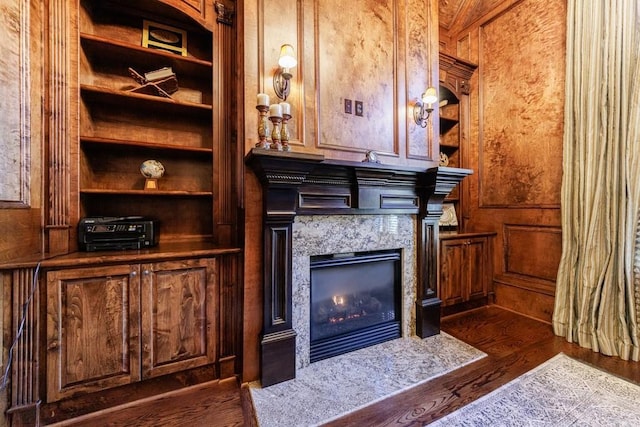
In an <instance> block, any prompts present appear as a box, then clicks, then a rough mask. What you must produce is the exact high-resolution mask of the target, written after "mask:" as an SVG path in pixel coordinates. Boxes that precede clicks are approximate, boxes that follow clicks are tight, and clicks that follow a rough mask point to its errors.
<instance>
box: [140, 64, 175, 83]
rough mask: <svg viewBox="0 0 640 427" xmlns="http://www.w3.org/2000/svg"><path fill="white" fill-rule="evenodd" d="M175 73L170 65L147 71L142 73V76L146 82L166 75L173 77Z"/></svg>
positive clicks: (164, 77) (160, 78) (163, 77)
mask: <svg viewBox="0 0 640 427" xmlns="http://www.w3.org/2000/svg"><path fill="white" fill-rule="evenodd" d="M173 76H175V73H174V72H173V69H172V68H171V67H162V68H159V69H157V70H153V71H149V72H148V73H144V78H145V79H146V80H147V81H148V82H155V81H157V80H162V79H166V78H167V77H173Z"/></svg>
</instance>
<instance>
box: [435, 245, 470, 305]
mask: <svg viewBox="0 0 640 427" xmlns="http://www.w3.org/2000/svg"><path fill="white" fill-rule="evenodd" d="M441 248H442V253H441V262H440V278H441V280H440V299H441V300H442V305H443V306H446V305H451V304H457V303H459V302H462V301H463V300H464V297H465V287H464V277H463V275H462V269H461V266H462V265H463V262H464V248H465V244H464V241H460V240H447V241H443V242H442V245H441Z"/></svg>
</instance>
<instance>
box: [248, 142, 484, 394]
mask: <svg viewBox="0 0 640 427" xmlns="http://www.w3.org/2000/svg"><path fill="white" fill-rule="evenodd" d="M246 161H247V164H248V165H250V166H251V168H252V169H253V170H254V172H255V173H256V176H257V178H258V179H259V180H260V183H261V184H262V197H263V209H264V212H263V218H262V229H263V257H264V265H263V294H262V295H263V302H262V306H263V307H262V333H261V337H260V381H261V382H262V386H263V387H268V386H270V385H272V384H276V383H279V382H282V381H286V380H288V379H292V378H295V375H296V365H297V364H299V365H300V366H305V364H307V363H308V362H309V358H308V357H309V356H308V355H309V351H306V352H305V349H304V346H305V345H306V346H307V349H308V345H309V340H308V338H309V335H308V332H307V331H308V330H309V320H308V319H309V317H307V316H305V315H304V313H301V312H303V311H306V312H307V314H308V313H309V307H310V305H309V304H299V302H300V300H302V299H304V298H305V295H306V292H305V289H307V288H306V286H307V285H309V282H305V281H304V280H297V281H296V280H295V278H296V277H297V275H298V274H300V271H301V266H302V265H303V264H304V262H305V260H304V257H303V258H300V257H298V256H297V253H299V252H298V251H301V250H302V251H307V252H308V251H310V250H311V249H308V248H311V247H315V248H320V247H324V246H325V240H326V237H327V236H337V233H335V230H338V229H337V228H332V229H331V230H329V233H328V234H327V233H322V234H318V232H317V231H318V230H317V229H312V230H310V232H309V235H308V238H307V239H298V240H296V239H293V238H292V236H293V234H294V223H295V222H296V221H297V218H300V216H305V215H307V216H310V217H313V218H319V217H321V216H324V215H329V216H336V217H345V216H349V217H353V218H358V219H357V220H356V221H361V220H362V222H369V220H368V219H367V218H368V217H369V216H372V215H373V216H380V217H382V218H389V217H393V216H394V215H400V217H405V216H411V217H412V218H413V219H414V221H413V223H414V224H416V227H415V229H414V230H415V231H414V232H413V233H412V234H411V238H412V240H414V241H415V242H416V245H415V251H413V252H412V253H411V254H409V253H408V252H409V251H407V247H406V246H404V245H401V244H393V246H386V244H385V242H386V234H385V233H384V232H377V233H376V232H375V231H374V230H375V228H371V227H358V228H357V229H358V230H361V232H362V239H361V240H360V242H359V243H358V245H359V246H369V244H370V243H371V244H375V245H376V246H377V247H378V248H381V249H386V248H389V247H391V248H402V258H403V260H404V258H405V257H406V258H407V260H410V262H411V263H413V265H415V269H414V270H413V271H412V272H411V273H409V274H411V275H412V276H413V278H414V280H415V281H416V286H415V288H411V289H412V292H404V295H403V296H402V298H403V303H404V304H403V306H402V310H403V314H404V313H406V312H407V311H410V315H408V316H406V317H403V318H402V323H403V325H402V328H403V330H406V324H407V323H409V324H410V325H411V329H412V330H415V334H416V335H418V336H419V337H422V338H425V337H427V336H430V335H434V334H437V333H439V331H440V299H439V298H438V295H437V271H438V266H437V261H438V222H439V220H440V216H441V215H442V202H443V201H444V199H445V197H446V196H447V195H448V194H449V193H450V192H451V190H452V189H453V188H454V187H455V186H456V185H457V184H458V183H459V182H460V181H461V180H462V179H463V178H464V177H465V176H467V175H469V174H471V173H472V171H471V170H469V169H458V168H447V167H431V168H428V169H425V168H424V167H420V166H416V167H410V166H399V165H385V164H381V163H367V162H350V161H342V160H331V159H325V158H324V156H323V155H321V154H312V153H303V152H299V153H297V152H277V151H276V150H265V149H259V148H254V149H252V150H251V152H250V153H249V154H248V155H247V158H246ZM428 165H429V162H427V163H425V166H428ZM339 230H341V236H338V237H340V241H341V242H344V243H349V244H351V245H353V243H354V241H352V240H350V239H349V237H348V236H347V235H345V234H351V232H352V231H353V230H354V229H352V228H349V227H340V228H339ZM372 234H373V236H371V235H372ZM400 235H402V234H398V235H395V237H396V238H397V237H399V236H400ZM370 237H373V239H370ZM310 240H312V241H315V240H317V241H319V242H318V244H316V245H310ZM334 243H336V242H334ZM340 244H341V243H340ZM359 250H360V249H352V248H349V249H346V250H322V251H315V250H314V252H315V253H310V254H309V255H316V254H328V253H343V252H351V251H359ZM367 250H369V249H367ZM374 250H376V249H374ZM307 259H308V258H307ZM407 260H404V261H403V262H404V263H405V264H406V263H407ZM307 262H309V261H307ZM308 265H309V264H307V268H306V271H307V272H309V267H308ZM405 267H406V266H405ZM407 271H408V270H405V271H404V273H403V274H404V278H406V277H407ZM296 283H297V284H296ZM405 285H406V281H405ZM409 295H412V299H411V301H410V302H409V303H407V302H406V301H405V299H406V298H408V296H409ZM300 314H303V315H300ZM304 318H306V319H307V322H306V326H305V325H300V324H299V323H298V322H299V321H300V319H304ZM305 328H306V330H305ZM305 343H306V344H305ZM305 354H306V355H307V359H304V355H305ZM296 359H298V360H296ZM300 359H302V360H300Z"/></svg>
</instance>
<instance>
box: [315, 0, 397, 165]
mask: <svg viewBox="0 0 640 427" xmlns="http://www.w3.org/2000/svg"><path fill="white" fill-rule="evenodd" d="M395 3H396V2H395V1H393V0H386V1H377V2H369V6H370V7H362V4H361V2H354V1H350V2H345V1H343V0H323V1H319V2H316V6H317V24H316V35H317V42H316V45H315V50H316V61H317V73H318V86H319V88H318V112H319V122H318V128H319V135H320V137H319V140H318V146H319V147H320V148H333V149H337V150H353V149H355V150H357V151H361V152H362V151H366V150H367V149H370V150H375V151H377V152H378V153H385V154H391V155H397V154H398V147H397V141H396V138H395V132H394V118H395V117H394V116H395V115H394V111H395V108H394V107H395V106H396V105H397V99H396V91H395V84H394V81H395V78H394V77H395V72H394V68H395V57H396V51H397V48H398V43H397V35H396V33H395V23H396V21H397V17H396V14H397V10H396V7H395ZM338 10H340V13H336V11H338ZM346 100H350V101H351V102H352V103H353V106H352V113H351V114H347V113H346V112H345V107H344V103H345V101H346ZM358 103H361V105H362V109H361V110H360V108H359V107H358V105H360V104H358Z"/></svg>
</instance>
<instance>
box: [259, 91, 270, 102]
mask: <svg viewBox="0 0 640 427" xmlns="http://www.w3.org/2000/svg"><path fill="white" fill-rule="evenodd" d="M258 105H269V95H267V94H266V93H259V94H258Z"/></svg>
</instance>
